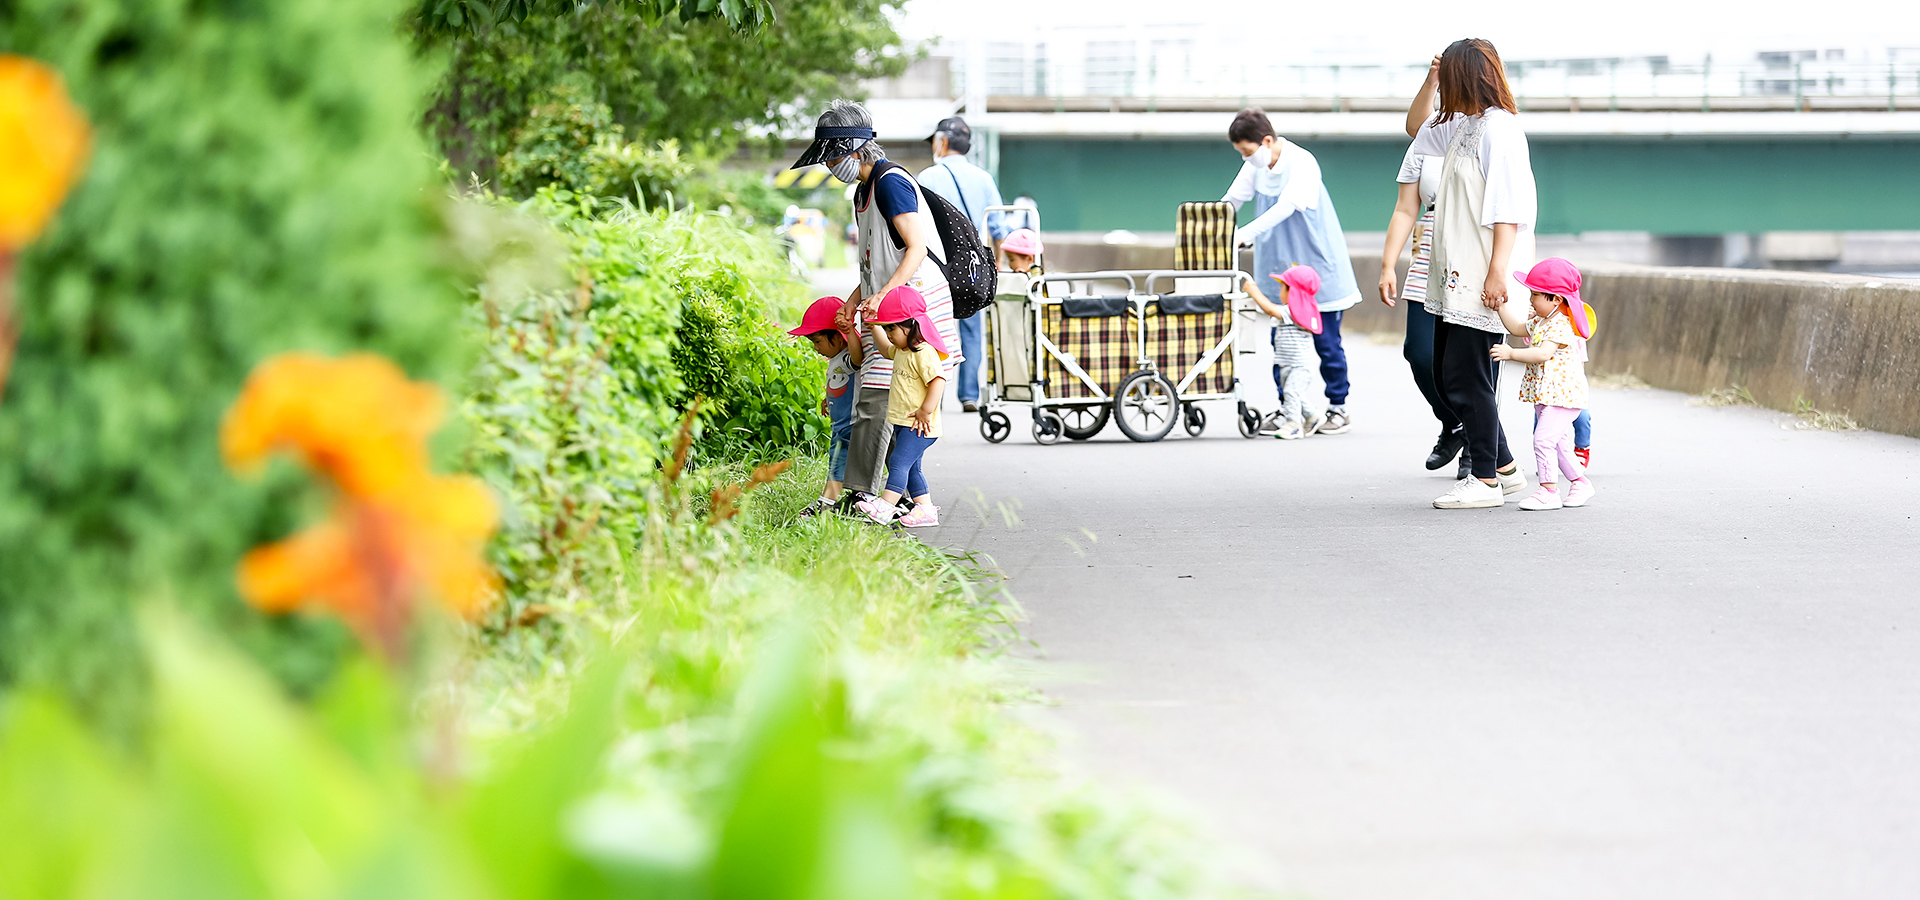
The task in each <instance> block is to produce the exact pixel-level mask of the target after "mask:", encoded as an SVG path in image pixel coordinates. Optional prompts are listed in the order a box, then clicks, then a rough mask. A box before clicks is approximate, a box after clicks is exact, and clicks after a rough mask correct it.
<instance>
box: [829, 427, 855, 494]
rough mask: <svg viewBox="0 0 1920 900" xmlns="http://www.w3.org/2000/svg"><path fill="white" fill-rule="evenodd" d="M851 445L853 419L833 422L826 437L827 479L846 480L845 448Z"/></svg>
mask: <svg viewBox="0 0 1920 900" xmlns="http://www.w3.org/2000/svg"><path fill="white" fill-rule="evenodd" d="M851 446H853V420H852V419H851V418H849V419H848V420H847V423H846V424H845V425H839V424H835V425H834V426H833V431H832V432H830V433H829V435H828V437H827V480H828V481H846V480H847V448H849V447H851Z"/></svg>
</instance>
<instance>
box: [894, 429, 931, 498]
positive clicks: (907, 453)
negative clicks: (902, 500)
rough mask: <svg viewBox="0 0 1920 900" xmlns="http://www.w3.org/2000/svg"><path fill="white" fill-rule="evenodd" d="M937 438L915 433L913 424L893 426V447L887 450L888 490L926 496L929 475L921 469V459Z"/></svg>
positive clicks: (908, 495) (903, 494) (908, 494)
mask: <svg viewBox="0 0 1920 900" xmlns="http://www.w3.org/2000/svg"><path fill="white" fill-rule="evenodd" d="M937 440H939V438H930V437H921V436H920V435H918V434H915V433H914V430H913V426H911V425H895V426H893V447H892V449H890V450H888V451H887V490H890V491H899V492H900V494H901V495H902V496H906V497H924V496H926V493H927V476H926V473H924V472H922V471H921V470H920V460H921V458H922V457H925V456H926V455H927V448H928V447H931V446H933V442H934V441H937Z"/></svg>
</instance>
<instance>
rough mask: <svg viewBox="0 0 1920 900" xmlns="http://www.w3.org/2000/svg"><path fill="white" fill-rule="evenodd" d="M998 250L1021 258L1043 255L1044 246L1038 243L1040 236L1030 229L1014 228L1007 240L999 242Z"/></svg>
mask: <svg viewBox="0 0 1920 900" xmlns="http://www.w3.org/2000/svg"><path fill="white" fill-rule="evenodd" d="M1000 249H1002V250H1005V251H1007V252H1008V253H1018V254H1021V255H1022V256H1039V255H1040V254H1042V253H1045V252H1046V250H1047V248H1046V245H1044V244H1042V243H1040V235H1039V234H1036V233H1035V232H1034V230H1033V229H1031V228H1016V229H1014V231H1013V233H1012V234H1009V235H1007V239H1006V240H1004V241H1001V242H1000Z"/></svg>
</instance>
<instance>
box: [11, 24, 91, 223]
mask: <svg viewBox="0 0 1920 900" xmlns="http://www.w3.org/2000/svg"><path fill="white" fill-rule="evenodd" d="M91 142H92V137H91V135H90V133H89V131H88V129H87V120H86V118H85V117H84V116H82V115H81V114H80V111H79V110H78V109H75V108H74V105H73V103H72V101H70V100H69V99H68V98H67V91H66V88H65V86H64V85H62V84H61V82H60V76H59V75H57V74H55V73H54V71H53V70H52V69H49V68H47V67H46V65H44V64H42V63H40V62H38V61H36V60H31V59H28V58H26V57H24V56H15V55H12V54H5V53H0V252H7V251H16V250H19V249H20V248H22V247H25V246H26V245H27V244H29V243H31V242H32V241H33V239H34V238H37V237H39V236H40V232H41V231H42V230H43V229H45V228H46V227H47V220H49V219H51V218H53V212H54V210H56V209H58V208H60V201H61V200H63V199H65V198H66V196H67V191H68V190H71V189H72V187H73V182H74V179H76V178H77V177H79V175H80V169H81V166H82V164H83V163H84V162H85V160H86V157H87V150H88V147H89V145H90V144H91Z"/></svg>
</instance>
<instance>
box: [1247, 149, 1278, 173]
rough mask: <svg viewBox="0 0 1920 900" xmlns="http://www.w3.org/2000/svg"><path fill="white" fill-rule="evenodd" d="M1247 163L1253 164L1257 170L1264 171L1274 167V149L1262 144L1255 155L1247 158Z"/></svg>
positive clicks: (1254, 152)
mask: <svg viewBox="0 0 1920 900" xmlns="http://www.w3.org/2000/svg"><path fill="white" fill-rule="evenodd" d="M1247 162H1250V163H1253V167H1254V168H1256V169H1264V168H1266V167H1268V166H1271V165H1273V148H1272V147H1269V146H1267V145H1266V144H1261V145H1260V149H1258V150H1255V151H1253V155H1251V156H1248V157H1247Z"/></svg>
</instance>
